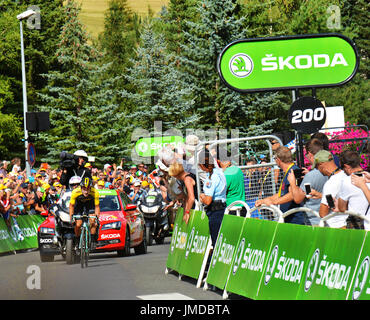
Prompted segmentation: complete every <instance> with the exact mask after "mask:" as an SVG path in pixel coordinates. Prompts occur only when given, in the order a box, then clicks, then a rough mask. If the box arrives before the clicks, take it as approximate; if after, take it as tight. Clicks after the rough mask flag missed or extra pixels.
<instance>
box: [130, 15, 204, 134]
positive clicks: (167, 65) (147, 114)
mask: <svg viewBox="0 0 370 320" xmlns="http://www.w3.org/2000/svg"><path fill="white" fill-rule="evenodd" d="M183 76H184V75H183V74H182V73H181V72H180V71H179V70H178V68H176V60H175V59H174V57H173V55H170V54H168V53H167V47H166V42H165V40H164V37H163V35H162V34H158V33H156V32H155V30H154V28H153V23H152V22H150V21H147V22H146V23H145V24H144V27H143V32H142V35H141V44H140V46H139V48H138V50H137V57H136V59H135V60H134V61H133V67H132V68H130V69H129V70H128V73H127V75H126V76H125V77H126V79H127V80H128V81H129V83H131V85H132V87H134V88H136V90H135V91H131V92H128V91H126V92H125V93H124V95H123V96H124V97H127V98H128V99H129V100H130V101H132V104H133V105H135V106H136V107H135V109H134V110H130V112H128V114H127V115H126V118H127V119H128V120H129V124H128V127H127V129H128V130H129V132H130V131H131V132H132V131H133V130H134V128H136V127H141V128H143V129H145V130H148V131H152V128H153V125H154V121H162V128H163V130H168V129H170V128H177V129H180V130H181V129H185V128H186V127H188V126H189V125H190V124H191V123H195V122H196V121H197V117H196V116H194V115H193V114H192V113H191V111H190V110H191V108H192V105H193V100H192V99H191V97H190V94H191V91H192V85H188V84H185V83H184V82H183V81H182V79H183Z"/></svg>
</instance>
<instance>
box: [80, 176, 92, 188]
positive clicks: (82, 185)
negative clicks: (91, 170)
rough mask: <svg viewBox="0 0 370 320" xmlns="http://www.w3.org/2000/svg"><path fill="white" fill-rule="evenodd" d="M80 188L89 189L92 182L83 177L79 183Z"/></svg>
mask: <svg viewBox="0 0 370 320" xmlns="http://www.w3.org/2000/svg"><path fill="white" fill-rule="evenodd" d="M80 186H81V187H85V188H88V187H91V186H92V181H91V179H90V178H89V177H85V178H83V179H82V180H81V182H80Z"/></svg>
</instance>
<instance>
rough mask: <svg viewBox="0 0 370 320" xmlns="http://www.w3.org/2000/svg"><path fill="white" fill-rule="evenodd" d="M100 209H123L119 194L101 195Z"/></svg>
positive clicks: (102, 210)
mask: <svg viewBox="0 0 370 320" xmlns="http://www.w3.org/2000/svg"><path fill="white" fill-rule="evenodd" d="M99 206H100V211H101V212H104V211H118V210H121V206H120V204H119V200H118V196H116V195H103V196H100V197H99Z"/></svg>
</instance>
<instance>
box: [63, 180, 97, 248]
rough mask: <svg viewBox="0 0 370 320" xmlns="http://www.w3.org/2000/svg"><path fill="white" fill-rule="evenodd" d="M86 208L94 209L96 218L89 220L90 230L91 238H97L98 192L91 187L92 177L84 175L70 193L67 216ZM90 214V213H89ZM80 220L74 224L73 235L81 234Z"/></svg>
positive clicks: (88, 209) (87, 209) (79, 212)
mask: <svg viewBox="0 0 370 320" xmlns="http://www.w3.org/2000/svg"><path fill="white" fill-rule="evenodd" d="M85 209H86V211H87V212H89V211H90V210H94V209H95V213H94V215H95V216H96V217H97V219H96V220H95V219H93V218H92V219H89V220H90V232H91V237H92V239H93V240H95V241H96V240H97V230H96V228H97V227H98V219H99V215H100V207H99V193H98V190H96V189H95V188H93V187H92V179H90V178H89V177H84V178H83V179H82V180H81V183H80V186H79V187H77V188H75V189H74V190H73V191H72V194H71V200H70V202H69V216H70V217H71V221H72V217H73V215H74V214H81V213H83V212H84V210H85ZM90 215H91V214H90ZM81 226H82V220H77V221H76V225H75V235H76V236H77V237H79V236H80V235H81Z"/></svg>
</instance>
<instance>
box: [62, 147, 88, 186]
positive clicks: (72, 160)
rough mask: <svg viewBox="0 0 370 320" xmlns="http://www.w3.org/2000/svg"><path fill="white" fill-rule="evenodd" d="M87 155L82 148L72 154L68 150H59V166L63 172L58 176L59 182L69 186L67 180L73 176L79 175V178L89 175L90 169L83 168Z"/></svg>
mask: <svg viewBox="0 0 370 320" xmlns="http://www.w3.org/2000/svg"><path fill="white" fill-rule="evenodd" d="M87 160H88V155H87V153H86V152H85V151H84V150H77V151H76V152H75V153H74V154H70V153H68V152H65V151H63V152H61V154H60V167H61V168H62V170H63V172H62V175H61V177H60V183H61V184H62V185H65V186H66V187H67V188H68V187H69V180H70V179H71V178H72V177H73V176H79V177H81V179H83V178H84V177H88V178H90V179H92V177H91V171H90V170H89V169H88V168H85V164H86V163H87Z"/></svg>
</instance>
